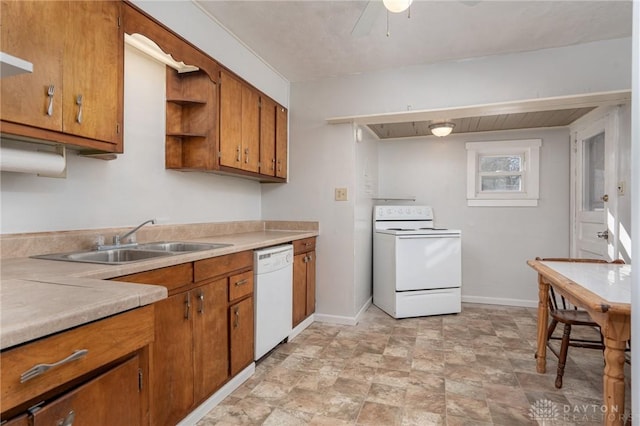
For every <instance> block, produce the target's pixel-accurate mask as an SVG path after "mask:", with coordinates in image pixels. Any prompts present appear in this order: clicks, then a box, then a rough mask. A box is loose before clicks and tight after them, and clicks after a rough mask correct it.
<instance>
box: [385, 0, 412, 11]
mask: <svg viewBox="0 0 640 426" xmlns="http://www.w3.org/2000/svg"><path fill="white" fill-rule="evenodd" d="M382 3H384V7H386V8H387V10H388V11H389V12H393V13H400V12H404V11H405V10H407V9H409V6H411V3H413V0H382Z"/></svg>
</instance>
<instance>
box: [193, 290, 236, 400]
mask: <svg viewBox="0 0 640 426" xmlns="http://www.w3.org/2000/svg"><path fill="white" fill-rule="evenodd" d="M192 293H193V294H194V295H195V302H194V308H195V312H194V314H193V316H194V322H193V336H194V362H195V395H196V401H197V402H198V401H201V400H203V399H205V398H207V397H208V396H209V395H211V394H213V392H215V391H216V390H217V389H218V388H219V387H220V386H221V385H222V383H224V382H225V381H226V380H227V378H228V375H229V336H228V325H227V324H228V322H227V321H228V320H227V280H226V279H224V278H223V279H221V280H218V281H214V282H212V283H210V284H205V285H203V286H201V287H198V288H197V289H195V290H193V292H192Z"/></svg>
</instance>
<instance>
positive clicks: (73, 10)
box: [0, 1, 124, 152]
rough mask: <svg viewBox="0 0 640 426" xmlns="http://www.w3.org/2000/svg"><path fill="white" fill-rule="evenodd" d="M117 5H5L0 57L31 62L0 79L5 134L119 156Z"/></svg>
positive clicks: (119, 6) (120, 72)
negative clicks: (24, 70)
mask: <svg viewBox="0 0 640 426" xmlns="http://www.w3.org/2000/svg"><path fill="white" fill-rule="evenodd" d="M121 9H122V3H121V2H115V1H109V2H97V1H56V2H23V1H2V30H1V32H2V34H1V35H2V37H1V38H2V41H1V50H2V51H3V52H5V53H8V54H10V55H13V56H16V57H19V58H21V59H24V60H27V61H29V62H31V63H33V73H28V74H20V75H15V76H11V77H6V78H3V79H2V85H1V86H2V87H1V101H0V108H1V109H0V111H1V112H0V118H1V119H2V132H3V133H5V134H12V135H18V136H26V137H30V138H35V139H41V140H46V141H53V142H59V143H64V144H68V145H72V146H75V147H78V148H80V149H89V150H97V151H103V152H122V151H123V144H122V133H123V129H122V122H123V118H122V117H123V115H122V114H123V106H122V105H123V77H124V56H123V55H124V44H123V43H124V38H123V37H124V33H123V31H122V28H121V26H120V22H121V21H120V16H121Z"/></svg>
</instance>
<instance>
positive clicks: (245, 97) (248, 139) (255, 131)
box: [242, 84, 260, 173]
mask: <svg viewBox="0 0 640 426" xmlns="http://www.w3.org/2000/svg"><path fill="white" fill-rule="evenodd" d="M259 160H260V95H258V92H257V91H256V90H255V89H254V88H252V87H250V86H248V85H246V84H244V85H243V86H242V170H246V171H249V172H255V173H258V161H259Z"/></svg>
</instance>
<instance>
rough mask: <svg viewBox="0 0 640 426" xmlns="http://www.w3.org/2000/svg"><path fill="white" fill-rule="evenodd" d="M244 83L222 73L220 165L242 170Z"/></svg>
mask: <svg viewBox="0 0 640 426" xmlns="http://www.w3.org/2000/svg"><path fill="white" fill-rule="evenodd" d="M242 86H243V85H242V82H241V81H240V80H237V79H235V78H233V77H232V76H231V75H229V74H228V73H226V72H224V71H221V72H220V165H221V166H228V167H234V168H236V169H240V168H242Z"/></svg>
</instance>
